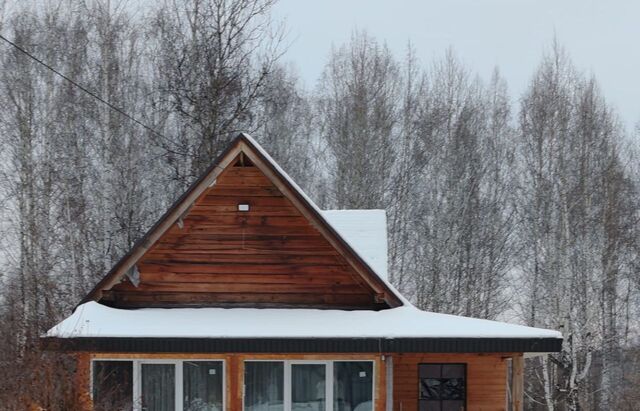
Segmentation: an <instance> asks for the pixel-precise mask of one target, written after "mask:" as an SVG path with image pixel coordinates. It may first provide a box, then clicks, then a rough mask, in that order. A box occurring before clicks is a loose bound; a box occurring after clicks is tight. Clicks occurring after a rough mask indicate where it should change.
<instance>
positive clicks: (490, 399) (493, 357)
mask: <svg viewBox="0 0 640 411" xmlns="http://www.w3.org/2000/svg"><path fill="white" fill-rule="evenodd" d="M390 356H392V357H393V401H392V402H393V410H394V411H418V365H419V364H420V363H447V362H450V363H465V364H467V411H499V410H505V409H506V402H507V361H506V359H505V358H507V357H510V356H512V354H508V353H505V354H396V353H394V354H387V355H385V356H384V357H383V356H382V355H380V354H377V353H371V354H360V353H358V354H355V353H354V354H250V353H242V354H127V353H118V354H114V353H104V354H100V353H94V354H79V355H78V361H79V368H78V370H79V371H80V372H81V373H82V374H81V375H79V376H78V377H79V378H77V379H76V384H77V385H81V386H84V387H86V388H87V389H88V387H89V383H88V381H86V379H87V375H88V370H89V368H90V365H89V364H90V361H91V359H100V358H109V359H116V358H121V359H122V358H127V359H174V360H175V359H201V360H203V359H218V360H224V361H225V364H226V365H225V367H226V399H227V400H226V410H227V411H242V386H243V375H244V370H243V366H244V361H245V360H252V359H253V360H287V359H288V360H340V359H343V360H347V359H348V360H356V361H357V360H372V361H374V362H375V371H374V372H375V390H374V401H375V410H374V411H384V410H386V404H387V389H386V387H387V382H386V372H385V371H386V364H385V361H386V358H389V357H390ZM84 397H85V398H88V397H89V395H88V393H87V394H86V395H85V396H84ZM87 409H90V407H88V408H87Z"/></svg>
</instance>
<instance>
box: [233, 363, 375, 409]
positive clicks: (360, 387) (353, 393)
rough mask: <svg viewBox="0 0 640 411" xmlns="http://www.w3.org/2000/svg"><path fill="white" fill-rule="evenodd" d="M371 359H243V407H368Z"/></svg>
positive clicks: (370, 400) (371, 373) (370, 399)
mask: <svg viewBox="0 0 640 411" xmlns="http://www.w3.org/2000/svg"><path fill="white" fill-rule="evenodd" d="M373 383H374V378H373V362H372V361H296V360H292V361H246V362H245V375H244V385H245V391H244V411H372V410H373Z"/></svg>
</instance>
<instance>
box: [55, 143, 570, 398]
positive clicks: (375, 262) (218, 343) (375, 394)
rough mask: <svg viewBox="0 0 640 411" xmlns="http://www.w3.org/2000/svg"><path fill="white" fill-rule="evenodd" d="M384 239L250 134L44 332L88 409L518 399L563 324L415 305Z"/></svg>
mask: <svg viewBox="0 0 640 411" xmlns="http://www.w3.org/2000/svg"><path fill="white" fill-rule="evenodd" d="M386 242H387V239H386V221H385V214H384V211H380V210H352V211H323V210H320V209H319V208H318V207H317V206H316V205H315V204H314V203H313V202H312V201H311V200H310V199H309V198H308V197H307V196H306V195H305V194H304V192H303V191H302V190H301V189H300V188H299V187H298V186H297V185H296V184H295V183H294V182H293V181H292V180H291V179H290V178H289V177H288V176H287V174H286V173H285V172H284V171H283V170H282V169H281V168H280V167H279V166H278V165H277V164H276V163H275V162H274V161H273V160H272V159H271V157H270V156H269V155H268V154H267V153H266V152H265V151H264V150H263V149H262V148H261V147H260V146H259V145H258V144H257V143H256V142H255V141H254V140H253V139H252V138H251V137H249V136H247V135H244V134H243V135H240V136H239V137H237V138H236V139H235V140H234V141H233V142H232V143H231V144H230V145H229V147H228V148H227V150H226V151H225V152H224V153H223V154H222V155H221V156H220V157H219V158H218V159H217V160H216V161H215V162H214V164H213V165H212V166H211V167H210V168H209V169H208V170H207V171H206V172H205V173H204V175H203V176H202V177H200V179H198V180H197V181H196V182H195V183H194V184H193V185H192V186H191V187H190V188H189V189H188V191H187V192H186V193H184V195H182V196H181V197H180V198H179V199H178V201H177V202H176V203H175V204H174V205H173V206H172V207H171V208H170V209H169V210H168V211H167V212H166V213H165V214H164V215H163V216H162V218H160V220H159V221H158V222H157V223H156V224H155V225H154V226H153V227H152V228H151V229H150V230H149V231H148V232H147V233H146V235H145V236H144V237H143V238H142V239H141V240H140V241H138V242H137V243H136V244H135V246H134V247H133V248H132V249H131V251H130V252H129V253H128V254H126V255H125V256H124V257H123V258H122V259H121V260H120V261H119V262H118V263H117V264H116V265H115V266H114V267H113V269H112V270H111V271H110V272H109V273H108V274H107V275H106V276H105V277H104V278H103V279H102V280H101V281H100V282H99V283H98V284H97V285H96V286H95V288H94V289H93V290H92V291H91V292H90V293H89V294H88V295H87V296H86V298H84V300H83V301H82V302H81V303H80V305H78V307H77V308H76V309H75V311H74V312H73V313H72V314H71V315H70V316H69V317H68V318H67V319H65V320H64V321H62V322H61V323H59V324H58V325H56V326H55V327H54V328H52V329H51V330H50V331H49V332H48V333H47V335H46V336H44V337H43V343H44V344H45V346H46V347H47V349H49V350H60V351H65V352H69V353H72V354H73V355H75V356H76V358H77V361H78V367H77V376H76V379H75V382H76V383H77V384H79V386H80V389H81V391H82V392H83V401H84V404H85V406H86V408H87V409H92V407H95V409H108V410H121V409H126V410H131V409H133V410H136V411H142V410H144V411H213V410H215V411H222V410H226V411H383V410H395V411H452V410H456V411H460V410H485V411H486V410H506V409H513V410H520V409H522V391H523V358H524V356H527V355H543V353H547V352H555V351H559V350H560V347H561V343H562V336H561V335H560V333H558V332H556V331H550V330H542V329H536V328H529V327H524V326H520V325H514V324H506V323H500V322H495V321H488V320H480V319H472V318H465V317H458V316H452V315H444V314H438V313H431V312H424V311H421V310H419V309H417V308H415V307H414V306H413V305H412V304H411V303H410V302H409V301H408V300H407V299H405V298H404V297H403V296H402V295H400V293H398V291H397V290H396V289H395V288H394V287H393V286H392V285H391V284H390V283H389V281H388V280H387V256H386V252H387V248H386V247H387V246H386Z"/></svg>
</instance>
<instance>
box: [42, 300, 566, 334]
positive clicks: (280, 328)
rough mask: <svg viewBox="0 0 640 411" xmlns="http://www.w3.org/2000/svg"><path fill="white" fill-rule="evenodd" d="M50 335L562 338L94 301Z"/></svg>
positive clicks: (325, 315) (466, 325)
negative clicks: (109, 304)
mask: <svg viewBox="0 0 640 411" xmlns="http://www.w3.org/2000/svg"><path fill="white" fill-rule="evenodd" d="M46 337H57V338H86V337H128V338H170V337H180V338H558V339H561V338H562V334H561V333H559V332H558V331H553V330H546V329H541V328H532V327H527V326H522V325H516V324H509V323H503V322H498V321H491V320H483V319H477V318H469V317H461V316H455V315H449V314H439V313H432V312H427V311H421V310H419V309H417V308H415V307H411V306H406V307H404V306H403V307H397V308H391V309H387V310H380V311H369V310H353V311H345V310H319V309H299V308H295V309H284V308H279V309H278V308H141V309H134V310H127V309H118V308H112V307H107V306H105V305H102V304H100V303H97V302H94V301H91V302H88V303H85V304H82V305H81V306H79V307H78V309H77V310H76V311H75V312H74V313H73V314H72V315H71V316H69V317H68V318H66V319H65V320H63V321H62V322H60V323H59V324H57V325H56V326H54V327H53V328H51V329H50V330H49V331H48V332H47V333H46Z"/></svg>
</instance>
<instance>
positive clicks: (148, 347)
mask: <svg viewBox="0 0 640 411" xmlns="http://www.w3.org/2000/svg"><path fill="white" fill-rule="evenodd" d="M41 343H42V345H43V348H44V349H46V350H49V351H64V352H100V353H108V352H121V353H122V352H126V353H150V352H153V353H283V354H286V353H498V352H502V353H524V352H530V353H544V352H559V351H560V350H561V348H562V339H561V338H249V339H246V338H244V339H241V338H117V337H95V338H94V337H84V338H54V337H46V338H42V339H41Z"/></svg>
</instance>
